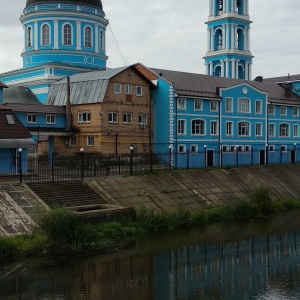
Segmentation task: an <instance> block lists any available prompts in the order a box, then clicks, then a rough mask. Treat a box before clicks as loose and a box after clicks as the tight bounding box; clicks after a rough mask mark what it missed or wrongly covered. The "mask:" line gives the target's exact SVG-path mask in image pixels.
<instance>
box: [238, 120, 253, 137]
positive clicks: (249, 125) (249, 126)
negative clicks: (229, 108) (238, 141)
mask: <svg viewBox="0 0 300 300" xmlns="http://www.w3.org/2000/svg"><path fill="white" fill-rule="evenodd" d="M240 123H247V124H248V131H249V134H239V124H240ZM237 125H238V128H237V134H238V136H248V137H249V136H251V124H250V122H248V121H240V122H238V124H237Z"/></svg>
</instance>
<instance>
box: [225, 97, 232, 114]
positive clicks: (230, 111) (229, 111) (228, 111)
mask: <svg viewBox="0 0 300 300" xmlns="http://www.w3.org/2000/svg"><path fill="white" fill-rule="evenodd" d="M227 99H228V100H229V99H230V101H231V105H230V110H228V109H227ZM225 112H227V113H232V112H233V98H232V97H226V98H225Z"/></svg>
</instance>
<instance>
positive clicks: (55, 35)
mask: <svg viewBox="0 0 300 300" xmlns="http://www.w3.org/2000/svg"><path fill="white" fill-rule="evenodd" d="M53 49H58V20H54V47H53Z"/></svg>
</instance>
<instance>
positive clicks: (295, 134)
mask: <svg viewBox="0 0 300 300" xmlns="http://www.w3.org/2000/svg"><path fill="white" fill-rule="evenodd" d="M293 137H299V125H296V124H295V125H293Z"/></svg>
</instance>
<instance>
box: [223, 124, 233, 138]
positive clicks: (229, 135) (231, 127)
mask: <svg viewBox="0 0 300 300" xmlns="http://www.w3.org/2000/svg"><path fill="white" fill-rule="evenodd" d="M227 123H230V124H231V134H227ZM225 126H226V128H225V130H226V133H225V135H226V136H233V135H234V127H233V122H232V121H226V123H225Z"/></svg>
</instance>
